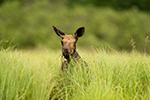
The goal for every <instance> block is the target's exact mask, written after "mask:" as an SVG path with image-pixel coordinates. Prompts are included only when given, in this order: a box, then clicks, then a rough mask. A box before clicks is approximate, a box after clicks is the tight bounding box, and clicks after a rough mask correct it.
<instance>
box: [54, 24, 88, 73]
mask: <svg viewBox="0 0 150 100" xmlns="http://www.w3.org/2000/svg"><path fill="white" fill-rule="evenodd" d="M53 29H54V31H55V32H56V34H57V35H58V36H59V37H61V38H62V41H61V44H62V56H63V57H64V58H65V59H66V60H65V61H63V62H62V67H61V69H62V70H63V71H64V70H65V69H68V65H69V64H70V62H71V61H73V62H75V63H77V62H82V63H84V66H87V63H86V62H85V61H83V60H82V59H81V57H80V56H79V54H78V53H77V52H76V43H77V41H78V39H79V38H80V37H81V36H82V35H83V34H84V31H85V28H84V27H80V28H78V29H77V30H76V32H75V34H74V35H67V34H65V33H64V32H63V31H61V30H60V29H58V28H56V27H55V26H53Z"/></svg>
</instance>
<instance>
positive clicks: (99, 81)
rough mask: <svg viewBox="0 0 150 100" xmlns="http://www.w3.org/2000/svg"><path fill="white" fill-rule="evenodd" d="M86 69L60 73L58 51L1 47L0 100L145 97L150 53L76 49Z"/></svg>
mask: <svg viewBox="0 0 150 100" xmlns="http://www.w3.org/2000/svg"><path fill="white" fill-rule="evenodd" d="M78 51H79V54H80V55H81V56H82V58H83V59H84V60H85V61H86V62H87V63H88V65H89V72H88V73H86V72H84V71H82V69H81V68H78V69H77V68H72V69H73V72H69V71H68V72H67V73H62V72H61V70H60V66H61V51H53V50H46V49H44V50H30V51H29V50H1V51H0V100H49V98H50V99H52V100H55V99H64V100H124V99H125V100H148V99H150V56H148V55H146V54H140V53H138V52H136V51H133V52H131V53H127V52H117V51H106V50H103V49H93V50H92V49H91V50H86V51H85V50H78Z"/></svg>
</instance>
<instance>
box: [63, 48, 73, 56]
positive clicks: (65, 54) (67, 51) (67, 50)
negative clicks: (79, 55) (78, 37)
mask: <svg viewBox="0 0 150 100" xmlns="http://www.w3.org/2000/svg"><path fill="white" fill-rule="evenodd" d="M62 53H63V55H64V56H67V55H69V54H70V53H71V52H70V50H69V49H66V48H65V49H63V50H62Z"/></svg>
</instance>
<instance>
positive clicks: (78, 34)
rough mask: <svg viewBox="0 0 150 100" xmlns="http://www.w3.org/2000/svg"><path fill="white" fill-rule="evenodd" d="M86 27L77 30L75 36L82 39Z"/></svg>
mask: <svg viewBox="0 0 150 100" xmlns="http://www.w3.org/2000/svg"><path fill="white" fill-rule="evenodd" d="M84 30H85V28H84V27H80V28H78V29H77V31H76V33H75V34H74V36H75V37H76V38H77V39H78V38H80V37H81V36H82V35H83V34H84Z"/></svg>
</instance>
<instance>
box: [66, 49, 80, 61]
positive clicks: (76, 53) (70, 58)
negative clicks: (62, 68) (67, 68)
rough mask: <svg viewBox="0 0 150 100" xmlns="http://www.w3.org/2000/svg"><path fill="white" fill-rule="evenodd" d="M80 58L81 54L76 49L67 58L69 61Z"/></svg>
mask: <svg viewBox="0 0 150 100" xmlns="http://www.w3.org/2000/svg"><path fill="white" fill-rule="evenodd" d="M79 58H81V57H80V56H79V54H78V52H76V50H75V51H74V53H73V54H71V55H70V56H69V57H68V58H66V60H67V62H68V63H69V62H70V61H71V60H73V61H76V60H78V59H79Z"/></svg>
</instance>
